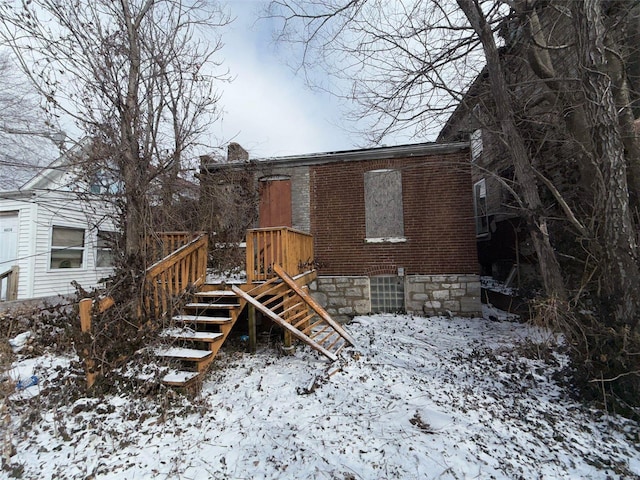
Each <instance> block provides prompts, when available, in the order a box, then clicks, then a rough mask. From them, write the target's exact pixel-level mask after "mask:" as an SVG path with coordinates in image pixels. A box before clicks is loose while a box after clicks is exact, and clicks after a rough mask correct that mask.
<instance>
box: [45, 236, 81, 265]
mask: <svg viewBox="0 0 640 480" xmlns="http://www.w3.org/2000/svg"><path fill="white" fill-rule="evenodd" d="M83 258H84V229H81V228H69V227H53V231H52V234H51V263H50V267H51V268H52V269H58V268H82V265H83Z"/></svg>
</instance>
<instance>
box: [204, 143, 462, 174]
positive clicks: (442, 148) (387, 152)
mask: <svg viewBox="0 0 640 480" xmlns="http://www.w3.org/2000/svg"><path fill="white" fill-rule="evenodd" d="M467 148H469V142H450V143H449V142H448V143H437V142H430V143H416V144H408V145H397V146H393V147H374V148H364V149H357V150H341V151H335V152H321V153H309V154H304V155H289V156H283V157H268V158H263V159H252V160H249V161H248V162H247V161H244V162H227V163H216V162H203V163H202V170H219V169H223V168H229V167H234V166H235V167H239V166H242V165H246V164H247V163H249V164H253V165H272V166H273V165H287V166H308V165H322V164H326V163H334V162H350V161H360V160H384V159H390V158H410V157H422V156H426V155H432V154H437V153H455V152H459V151H462V150H465V149H467Z"/></svg>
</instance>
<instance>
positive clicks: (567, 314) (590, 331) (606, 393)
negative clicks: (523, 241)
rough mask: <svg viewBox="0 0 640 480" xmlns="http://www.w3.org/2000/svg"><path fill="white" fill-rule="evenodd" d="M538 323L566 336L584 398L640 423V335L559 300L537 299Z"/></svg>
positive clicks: (574, 376)
mask: <svg viewBox="0 0 640 480" xmlns="http://www.w3.org/2000/svg"><path fill="white" fill-rule="evenodd" d="M533 308H534V310H535V316H534V320H533V321H534V322H535V323H536V324H538V325H541V326H544V327H547V328H550V329H552V330H554V331H557V332H561V333H562V334H563V335H564V336H565V338H566V343H567V346H568V347H569V349H570V350H569V351H570V354H571V357H572V360H573V361H572V368H573V379H574V382H575V386H576V387H578V388H580V389H581V392H582V396H583V398H585V399H587V400H599V401H601V402H602V403H603V405H604V407H605V408H606V409H613V410H615V411H616V412H617V413H621V414H624V415H626V416H629V417H634V418H637V419H640V333H639V332H638V330H637V328H635V329H634V328H631V326H630V325H616V324H612V323H611V321H609V320H608V317H606V316H603V315H598V313H597V312H596V311H594V310H592V309H580V308H579V307H576V306H573V307H571V306H570V305H569V304H568V303H566V302H562V301H559V300H558V299H555V298H548V299H537V300H535V301H533Z"/></svg>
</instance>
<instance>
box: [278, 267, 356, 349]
mask: <svg viewBox="0 0 640 480" xmlns="http://www.w3.org/2000/svg"><path fill="white" fill-rule="evenodd" d="M275 271H276V273H277V274H278V276H279V277H280V278H282V280H283V281H284V282H285V283H286V284H287V285H289V287H291V289H292V290H293V291H294V292H296V293H297V294H298V295H299V296H300V297H301V298H302V299H303V300H304V301H305V303H306V304H307V305H309V306H310V307H311V308H312V309H313V310H314V311H315V312H316V313H317V314H318V316H320V317H321V318H323V319H324V320H325V321H326V322H327V323H328V324H329V325H331V326H332V327H333V329H334V330H335V331H336V332H338V333H339V334H340V336H342V337H343V338H344V339H345V340H346V341H347V342H349V343H350V344H351V345H354V346H355V344H356V343H355V340H354V339H353V337H351V335H349V333H348V332H347V331H346V330H345V329H344V328H342V326H341V325H340V324H338V323H337V322H336V321H335V320H334V319H333V318H331V315H329V314H328V313H327V311H326V310H325V309H324V308H322V306H321V305H320V304H319V303H318V302H316V300H315V299H314V298H313V297H312V296H311V295H309V294H308V293H307V292H305V291H304V290H303V289H302V288H300V287H299V286H298V285H297V284H296V282H295V281H294V280H293V278H291V277H290V276H289V274H287V272H285V271H284V270H283V269H282V268H280V267H278V266H276V267H275Z"/></svg>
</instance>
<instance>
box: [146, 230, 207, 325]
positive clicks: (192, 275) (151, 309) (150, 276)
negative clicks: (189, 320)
mask: <svg viewBox="0 0 640 480" xmlns="http://www.w3.org/2000/svg"><path fill="white" fill-rule="evenodd" d="M208 243H209V240H208V237H207V235H200V236H199V237H197V238H196V239H195V240H192V241H191V242H189V243H187V244H186V245H184V246H183V247H180V248H179V249H177V250H176V251H175V252H173V253H171V254H169V255H167V256H166V257H164V258H163V259H162V260H160V261H159V262H157V263H155V264H154V265H152V266H151V267H149V268H148V269H147V274H146V276H145V291H144V292H145V293H144V296H145V307H146V309H147V313H148V314H149V315H151V316H152V317H153V318H159V317H160V316H161V315H162V314H164V313H166V312H168V311H169V309H170V307H171V303H172V301H173V299H174V298H175V297H176V296H178V295H181V294H183V293H184V292H185V291H186V290H187V288H189V287H197V286H199V285H201V284H203V283H204V281H205V279H206V276H207V250H208Z"/></svg>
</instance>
